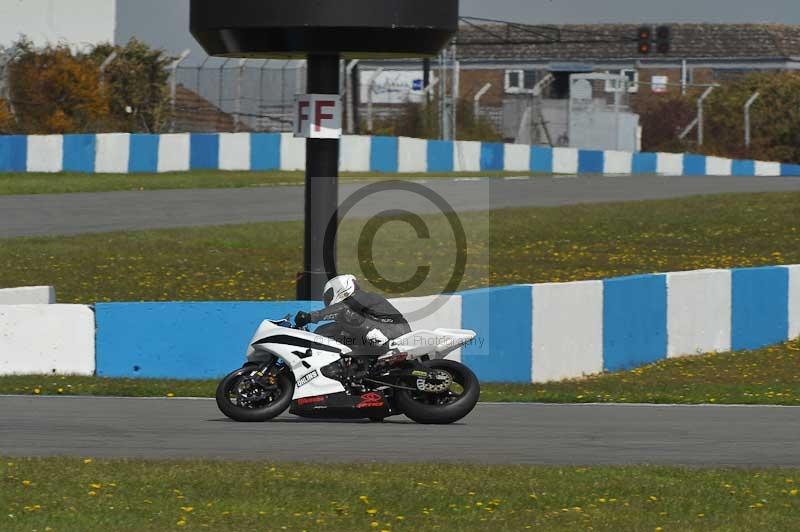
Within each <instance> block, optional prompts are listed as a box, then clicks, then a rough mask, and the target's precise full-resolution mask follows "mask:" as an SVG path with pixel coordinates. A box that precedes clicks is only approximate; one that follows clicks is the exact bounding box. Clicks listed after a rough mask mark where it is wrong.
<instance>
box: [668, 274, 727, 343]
mask: <svg viewBox="0 0 800 532" xmlns="http://www.w3.org/2000/svg"><path fill="white" fill-rule="evenodd" d="M730 348H731V272H730V270H697V271H689V272H673V273H668V274H667V357H668V358H674V357H679V356H686V355H692V354H701V353H712V352H723V351H729V350H730Z"/></svg>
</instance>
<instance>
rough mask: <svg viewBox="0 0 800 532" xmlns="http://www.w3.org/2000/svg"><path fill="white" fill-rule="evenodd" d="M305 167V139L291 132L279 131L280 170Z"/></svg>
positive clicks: (303, 168) (293, 169) (294, 169)
mask: <svg viewBox="0 0 800 532" xmlns="http://www.w3.org/2000/svg"><path fill="white" fill-rule="evenodd" d="M305 169H306V139H302V138H295V137H294V135H293V134H292V133H281V170H288V171H296V170H305Z"/></svg>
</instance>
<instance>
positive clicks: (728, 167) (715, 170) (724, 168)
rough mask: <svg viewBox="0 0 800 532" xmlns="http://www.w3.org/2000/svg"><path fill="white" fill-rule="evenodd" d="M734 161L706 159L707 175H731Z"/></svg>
mask: <svg viewBox="0 0 800 532" xmlns="http://www.w3.org/2000/svg"><path fill="white" fill-rule="evenodd" d="M732 170H733V161H731V160H730V159H724V158H722V157H706V175H731V174H732V173H733V172H732Z"/></svg>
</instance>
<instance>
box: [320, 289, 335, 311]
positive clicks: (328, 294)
mask: <svg viewBox="0 0 800 532" xmlns="http://www.w3.org/2000/svg"><path fill="white" fill-rule="evenodd" d="M331 301H333V288H328V289H327V290H325V293H324V294H323V295H322V302H323V303H325V306H326V307H329V306H330V304H331Z"/></svg>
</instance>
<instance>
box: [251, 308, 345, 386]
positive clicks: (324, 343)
mask: <svg viewBox="0 0 800 532" xmlns="http://www.w3.org/2000/svg"><path fill="white" fill-rule="evenodd" d="M350 352H351V349H350V348H349V347H347V346H346V345H342V344H340V343H338V342H336V341H334V340H331V339H330V338H326V337H324V336H319V335H317V334H314V333H311V332H308V331H303V330H299V329H290V328H287V327H282V326H280V325H278V324H277V323H275V322H273V321H270V320H265V321H264V322H262V323H261V325H260V326H259V328H258V330H257V331H256V334H255V335H254V336H253V339H252V340H251V342H250V347H249V348H248V350H247V361H248V362H254V363H261V362H266V361H268V360H270V357H272V356H276V357H278V358H280V359H282V360H283V361H284V363H285V364H286V365H287V366H289V368H290V369H291V370H292V373H293V374H294V380H295V390H294V395H293V399H294V400H297V399H302V398H305V397H314V396H320V395H326V394H328V395H332V394H336V393H343V392H344V391H345V390H344V386H343V385H342V383H341V382H339V381H336V380H333V379H329V378H328V377H326V376H325V375H323V373H322V368H324V367H325V366H327V365H329V364H332V363H334V362H336V361H338V360H339V359H341V356H342V355H343V354H347V353H350Z"/></svg>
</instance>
